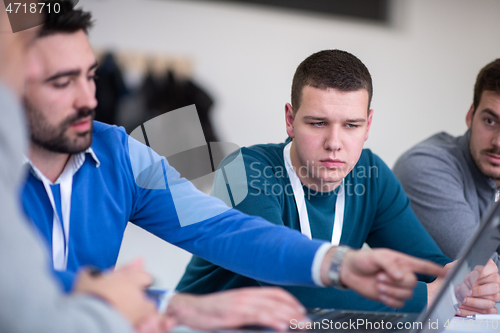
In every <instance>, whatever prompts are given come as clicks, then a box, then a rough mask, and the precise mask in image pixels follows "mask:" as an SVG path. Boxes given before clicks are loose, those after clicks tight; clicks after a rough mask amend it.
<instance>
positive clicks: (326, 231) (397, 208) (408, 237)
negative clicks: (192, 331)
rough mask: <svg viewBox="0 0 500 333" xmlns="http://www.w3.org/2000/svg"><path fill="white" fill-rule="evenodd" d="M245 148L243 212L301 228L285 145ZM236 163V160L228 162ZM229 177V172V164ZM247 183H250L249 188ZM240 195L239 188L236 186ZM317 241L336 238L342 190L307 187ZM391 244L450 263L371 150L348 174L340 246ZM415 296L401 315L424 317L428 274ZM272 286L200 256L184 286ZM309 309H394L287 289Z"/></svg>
mask: <svg viewBox="0 0 500 333" xmlns="http://www.w3.org/2000/svg"><path fill="white" fill-rule="evenodd" d="M288 142H289V141H287V142H285V143H281V144H268V145H256V146H252V147H248V148H242V149H241V152H242V154H243V159H244V162H245V166H246V175H247V179H242V180H241V182H240V183H239V185H240V186H241V187H244V188H247V187H248V192H249V193H248V195H247V196H246V198H245V199H244V200H243V201H242V202H241V203H239V204H238V205H237V206H236V208H237V209H239V210H241V211H242V212H244V213H246V214H250V215H258V216H261V217H263V218H265V219H267V220H269V221H271V222H273V223H275V224H277V225H281V226H286V227H289V228H291V229H295V230H300V223H299V217H298V213H297V206H296V204H295V199H294V197H293V191H292V188H291V185H290V180H289V178H288V174H287V171H286V169H285V164H284V159H283V148H284V146H285V144H286V143H288ZM228 160H230V159H228ZM226 162H227V160H226V161H223V162H222V165H224V164H225V163H226ZM226 170H227V172H228V175H227V177H230V174H229V172H230V170H231V169H230V168H227V167H226ZM247 184H248V185H247ZM222 186H223V183H222V182H220V181H218V179H217V178H216V180H215V183H214V189H213V192H214V194H215V195H216V196H220V197H221V198H224V195H220V193H223V192H221V189H222ZM232 190H233V191H236V192H237V191H238V189H237V188H235V187H233V188H232ZM304 194H305V197H306V206H307V212H308V216H309V222H310V225H311V233H312V237H313V238H316V239H322V240H325V241H331V238H332V230H333V222H334V218H333V217H334V215H335V202H336V199H337V191H332V192H329V193H322V192H317V191H314V190H309V189H308V188H307V187H304ZM365 242H366V243H368V244H369V245H370V246H371V247H386V248H391V249H394V250H397V251H401V252H405V253H408V254H411V255H413V256H417V257H420V258H424V259H428V260H432V261H434V262H437V263H439V264H442V265H444V264H447V263H448V262H449V261H450V260H449V259H448V258H447V257H446V256H445V255H444V254H443V253H442V252H441V250H440V249H439V247H438V246H437V245H436V243H435V242H434V241H433V239H432V238H431V237H430V236H429V234H428V233H427V231H426V230H425V229H424V228H423V227H422V225H421V224H420V222H419V221H418V220H417V218H416V217H415V214H414V213H413V211H412V210H411V208H410V202H409V200H408V197H407V196H406V195H405V193H404V191H403V189H402V187H401V184H400V183H399V181H398V180H397V179H396V177H395V176H394V174H393V173H392V172H391V170H390V169H389V168H388V167H387V165H386V164H385V163H384V162H383V161H382V160H381V159H380V158H379V157H378V156H376V155H375V154H373V153H372V152H371V151H370V150H368V149H364V150H363V152H362V153H361V156H360V158H359V161H358V163H357V164H356V166H355V167H354V169H353V171H351V172H350V173H349V174H348V175H347V176H346V177H345V211H344V225H343V230H342V237H341V239H340V244H344V245H349V246H351V247H354V248H360V247H362V246H363V243H365ZM420 279H421V280H422V282H419V283H418V285H417V287H416V289H415V291H414V297H413V298H412V299H411V300H409V301H408V302H407V303H406V305H405V307H404V308H403V309H402V311H405V312H419V311H421V310H422V308H423V307H425V306H426V304H427V287H426V285H425V283H424V282H429V281H431V279H430V278H429V277H424V276H421V277H420ZM258 285H266V283H263V281H256V280H254V279H250V278H247V277H244V276H241V275H239V274H236V273H234V272H231V271H228V270H226V269H224V268H221V267H218V266H217V265H215V264H212V263H210V262H208V261H206V260H203V259H201V258H197V257H193V259H192V260H191V262H190V263H189V265H188V267H187V269H186V273H185V274H184V276H183V277H182V279H181V281H180V282H179V285H178V286H177V289H178V290H180V291H184V292H191V293H199V294H202V293H207V292H214V291H217V290H224V289H230V288H237V287H244V286H258ZM286 289H288V291H290V292H291V293H293V294H294V295H295V296H296V297H297V298H298V299H299V300H300V301H301V302H302V303H303V304H304V305H305V306H306V307H309V308H314V307H321V308H342V309H355V310H372V311H392V309H390V308H388V307H386V306H384V305H383V304H381V303H377V302H373V301H370V300H368V299H366V298H363V297H361V296H359V295H358V294H356V293H355V292H353V291H340V290H336V289H333V288H330V289H318V288H308V287H288V288H286Z"/></svg>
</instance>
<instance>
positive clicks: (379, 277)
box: [378, 274, 387, 281]
mask: <svg viewBox="0 0 500 333" xmlns="http://www.w3.org/2000/svg"><path fill="white" fill-rule="evenodd" d="M378 280H379V281H385V280H387V276H385V274H380V275H379V276H378Z"/></svg>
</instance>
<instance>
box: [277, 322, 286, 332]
mask: <svg viewBox="0 0 500 333" xmlns="http://www.w3.org/2000/svg"><path fill="white" fill-rule="evenodd" d="M279 326H280V330H282V331H288V323H280V324H279Z"/></svg>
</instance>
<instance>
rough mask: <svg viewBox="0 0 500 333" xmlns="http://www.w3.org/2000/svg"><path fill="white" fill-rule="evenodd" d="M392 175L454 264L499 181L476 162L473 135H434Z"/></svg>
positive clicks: (404, 158) (413, 150) (412, 151)
mask: <svg viewBox="0 0 500 333" xmlns="http://www.w3.org/2000/svg"><path fill="white" fill-rule="evenodd" d="M393 171H394V173H395V174H396V176H397V177H398V178H399V180H400V181H401V184H403V188H404V190H405V192H406V194H407V195H408V197H409V198H410V202H411V207H412V208H413V210H414V211H415V214H416V215H417V217H418V218H419V220H420V221H421V222H422V224H423V225H424V227H425V228H426V229H427V230H428V231H429V233H430V234H431V236H432V237H433V238H434V240H435V241H436V243H437V244H438V245H439V246H440V247H441V249H442V250H443V252H444V254H446V255H447V256H448V257H450V258H452V259H456V258H457V256H458V254H459V252H460V250H461V249H462V247H463V245H465V243H466V242H467V240H468V239H469V237H470V236H471V235H472V234H473V233H474V232H475V231H476V229H477V228H478V226H479V222H480V220H481V217H482V216H483V214H484V213H485V212H486V211H487V210H488V208H489V206H490V205H491V204H492V203H493V202H494V201H495V195H496V193H497V190H496V184H495V182H494V181H493V180H492V179H490V178H488V177H486V176H485V175H483V174H482V173H481V172H480V171H479V169H478V168H477V166H476V164H475V163H474V161H473V160H472V157H471V155H470V152H469V132H468V131H467V132H466V133H465V134H464V135H462V136H459V137H453V136H451V135H449V134H447V133H444V132H442V133H438V134H436V135H433V136H431V137H430V138H428V139H427V140H425V141H423V142H421V143H419V144H417V145H416V146H415V147H413V148H411V149H410V150H408V151H407V152H406V153H404V154H403V155H402V156H401V157H400V158H399V159H398V161H397V162H396V164H395V165H394V168H393ZM494 259H498V258H494ZM495 261H496V262H497V264H498V261H497V260H495Z"/></svg>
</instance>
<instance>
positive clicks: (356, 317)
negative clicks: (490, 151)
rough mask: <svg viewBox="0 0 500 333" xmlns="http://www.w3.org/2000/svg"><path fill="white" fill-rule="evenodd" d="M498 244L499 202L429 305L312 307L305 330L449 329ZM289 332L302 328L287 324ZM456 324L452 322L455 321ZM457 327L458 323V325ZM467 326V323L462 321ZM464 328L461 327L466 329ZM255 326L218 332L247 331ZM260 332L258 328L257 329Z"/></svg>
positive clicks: (424, 331) (419, 331)
mask: <svg viewBox="0 0 500 333" xmlns="http://www.w3.org/2000/svg"><path fill="white" fill-rule="evenodd" d="M499 244H500V201H499V202H497V203H495V204H494V205H493V207H492V208H491V209H490V211H489V213H488V214H486V216H485V217H484V219H483V221H482V223H481V224H480V227H479V229H478V230H477V231H476V233H475V234H474V235H473V236H472V237H471V238H470V240H469V242H468V243H467V245H466V246H465V247H464V248H463V250H462V252H461V254H460V256H459V258H460V259H458V260H457V263H456V265H455V266H454V267H453V268H452V269H451V270H450V272H449V273H448V275H447V276H446V278H445V279H444V280H443V284H442V286H441V289H440V290H439V292H438V294H437V295H436V299H435V301H434V302H433V304H432V305H431V306H430V307H429V308H427V309H424V310H423V311H422V313H397V312H369V311H352V310H328V309H315V310H312V311H311V312H310V314H309V318H310V319H311V321H312V323H311V325H308V328H309V330H308V331H318V332H319V331H321V332H357V333H362V332H363V333H368V332H370V333H373V332H409V333H428V332H442V331H443V330H445V328H447V327H450V328H452V327H453V325H452V324H451V320H452V319H453V317H454V316H455V313H456V311H457V310H458V308H459V306H460V304H461V303H462V302H463V300H464V299H465V297H466V295H467V294H468V292H469V290H470V286H471V285H472V284H473V283H474V282H475V280H476V279H477V277H478V276H479V274H480V271H481V267H482V266H484V265H485V264H486V262H487V261H488V259H489V258H490V257H491V256H492V254H493V253H494V252H495V251H496V250H497V248H498V245H499ZM290 324H291V325H290V329H291V331H299V329H301V328H303V327H301V326H299V324H298V323H296V324H294V323H293V321H291V323H290ZM455 325H456V323H455ZM460 326H461V325H460ZM465 326H467V324H465ZM467 328H468V327H465V329H467ZM252 330H257V329H256V327H253V328H250V329H240V330H231V331H229V330H224V331H219V332H225V333H228V332H249V331H252ZM260 331H262V329H261V330H260Z"/></svg>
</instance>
